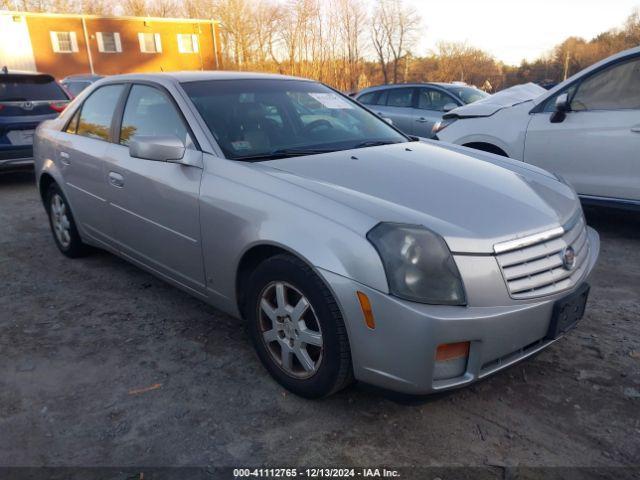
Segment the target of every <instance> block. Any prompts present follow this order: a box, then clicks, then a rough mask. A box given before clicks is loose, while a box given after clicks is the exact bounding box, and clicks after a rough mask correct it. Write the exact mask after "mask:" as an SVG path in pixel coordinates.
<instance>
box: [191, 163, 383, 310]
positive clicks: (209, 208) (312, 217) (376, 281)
mask: <svg viewBox="0 0 640 480" xmlns="http://www.w3.org/2000/svg"><path fill="white" fill-rule="evenodd" d="M245 174H246V175H250V172H249V173H247V172H245ZM260 177H261V180H262V182H263V184H268V183H270V182H274V183H276V182H277V181H276V180H275V179H271V178H269V177H268V176H266V175H261V176H260ZM245 180H247V179H246V178H245ZM249 180H250V179H249ZM263 187H265V188H261V189H260V190H258V189H256V188H252V187H250V186H248V185H246V184H240V183H237V182H235V181H231V180H230V179H229V178H224V177H221V176H218V175H211V174H207V173H205V175H204V176H203V180H202V186H201V194H200V219H201V226H202V247H203V257H204V264H205V270H206V274H207V288H208V292H209V294H210V295H211V298H212V301H213V303H215V304H216V305H218V306H220V307H221V308H223V309H225V310H226V311H229V312H232V313H237V299H236V276H237V273H238V266H239V264H240V261H241V259H242V258H243V256H244V255H245V254H246V252H248V251H249V250H251V249H252V248H254V247H256V246H259V245H270V246H274V247H278V248H281V249H283V250H285V251H288V252H291V253H292V254H293V255H296V256H298V257H300V258H301V259H302V260H304V261H305V262H307V263H308V264H309V265H311V266H312V267H314V268H316V269H323V270H326V271H329V272H332V273H334V274H336V275H340V276H343V277H347V278H350V279H352V280H355V281H357V282H359V283H362V284H365V285H367V286H369V287H371V288H373V289H376V290H379V291H382V292H385V293H387V292H388V286H387V279H386V275H385V272H384V268H383V266H382V262H381V260H380V257H379V255H378V253H377V251H376V250H375V249H374V247H373V246H372V245H371V244H370V243H369V241H368V240H367V239H366V236H365V235H366V231H367V230H368V229H370V228H373V227H374V226H375V224H376V223H377V222H376V221H375V220H366V219H363V218H362V217H360V218H358V219H357V220H354V224H358V225H359V227H358V228H359V230H356V229H355V228H353V227H351V226H347V225H344V224H342V223H340V222H338V221H337V220H336V219H334V218H327V217H326V216H324V215H322V214H320V213H316V212H314V211H310V210H308V209H307V208H305V207H304V206H303V205H301V203H304V201H302V200H301V201H299V202H294V201H291V200H288V199H284V198H281V197H279V196H276V195H273V194H270V193H266V192H267V191H268V192H270V191H272V189H270V188H269V185H263ZM300 190H301V191H302V189H300ZM304 193H306V194H307V195H309V192H307V191H304ZM324 201H326V202H330V200H328V199H324ZM344 208H346V207H343V206H340V205H339V204H336V209H344ZM336 213H337V212H336ZM354 215H359V214H357V213H354ZM336 216H339V215H336ZM367 222H368V224H367ZM363 225H365V226H364V227H363ZM363 231H364V233H362V232H363Z"/></svg>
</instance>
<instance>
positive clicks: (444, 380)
mask: <svg viewBox="0 0 640 480" xmlns="http://www.w3.org/2000/svg"><path fill="white" fill-rule="evenodd" d="M35 151H36V174H37V184H38V188H39V191H40V194H41V197H42V200H43V203H44V206H45V209H46V211H47V213H48V216H49V222H50V226H51V231H52V234H53V239H54V241H55V243H56V245H57V246H58V248H59V249H60V251H61V252H62V253H63V254H65V255H67V256H68V257H72V258H75V257H80V256H82V255H85V254H86V253H88V252H89V251H90V247H98V248H102V249H105V250H108V251H110V252H113V253H114V254H116V255H119V256H121V257H123V258H125V259H126V260H128V261H130V262H132V263H134V264H136V265H138V266H140V267H142V268H144V269H146V270H148V271H149V272H151V273H153V274H154V275H157V276H159V277H160V278H163V279H165V280H166V281H168V282H170V283H172V284H173V285H175V286H177V287H179V288H181V289H183V290H185V291H187V292H189V293H190V294H192V295H194V296H195V297H197V298H200V299H202V300H203V301H206V302H208V303H210V304H211V305H214V306H215V307H217V308H219V309H221V310H222V311H224V312H227V313H228V314H230V315H233V316H236V317H242V318H244V319H245V321H246V322H247V328H248V331H249V333H250V337H251V339H252V341H253V344H254V346H255V348H256V351H257V353H258V356H259V358H260V360H261V361H262V363H263V364H264V365H265V367H266V369H267V370H268V371H269V373H270V374H271V375H272V376H273V377H274V378H275V379H276V380H277V381H278V382H280V383H281V384H282V385H283V386H285V387H286V388H288V389H290V390H291V391H293V392H295V393H297V394H299V395H303V396H307V397H321V396H325V395H328V394H331V393H333V392H335V391H337V390H339V389H340V388H343V387H345V386H346V385H348V384H349V383H350V382H351V381H352V380H353V379H354V378H355V379H357V380H360V381H363V382H367V383H371V384H374V385H378V386H380V387H384V388H389V389H393V390H397V391H401V392H406V393H416V394H422V393H430V392H434V391H440V390H445V389H448V388H453V387H459V386H463V385H467V384H469V383H471V382H473V381H475V380H478V379H481V378H484V377H486V376H487V375H490V374H491V373H493V372H496V371H498V370H500V369H502V368H505V367H506V366H508V365H511V364H513V363H515V362H517V361H520V360H522V359H524V358H526V357H528V356H530V355H532V354H534V353H536V352H538V351H540V350H541V349H543V348H545V347H547V346H549V345H551V344H552V343H553V342H555V341H556V340H557V339H558V338H559V337H560V336H562V335H563V334H564V333H565V332H567V331H568V330H570V329H571V328H573V327H574V326H575V325H576V323H577V322H578V320H579V319H580V318H581V317H582V315H583V313H584V309H585V305H586V300H587V295H588V292H589V284H588V281H589V276H590V274H591V271H592V269H593V267H594V265H595V263H596V259H597V256H598V251H599V239H598V235H597V233H596V232H595V231H594V230H593V229H591V228H589V227H587V225H586V223H585V218H584V216H583V213H582V209H581V206H580V202H579V201H578V198H577V196H576V194H575V192H574V190H573V189H572V188H571V187H570V186H569V185H567V184H566V183H564V182H563V181H562V180H561V179H559V178H558V177H556V176H555V175H553V174H550V173H548V172H546V171H544V170H542V169H539V168H536V167H533V166H530V165H526V164H524V163H521V162H516V161H513V160H509V159H506V158H501V157H497V156H495V155H491V154H485V153H482V152H479V151H473V150H470V149H465V148H462V147H457V146H443V145H441V144H439V142H422V141H417V140H416V139H415V138H411V137H407V136H406V135H404V134H403V133H401V132H400V131H399V130H397V129H396V128H394V127H393V126H391V125H389V124H388V123H387V122H385V121H383V120H381V119H380V118H379V117H378V116H376V115H375V114H374V113H372V112H370V111H368V110H367V109H365V108H364V107H362V106H361V105H360V104H359V103H358V102H356V101H354V100H352V99H350V98H349V97H346V96H344V95H342V94H340V93H338V92H336V91H334V90H332V89H331V88H329V87H327V86H325V85H322V84H320V83H318V82H314V81H311V80H305V79H300V78H294V77H283V76H276V75H265V74H252V73H232V72H191V73H174V74H153V75H152V74H149V75H143V74H139V75H124V76H114V77H109V78H107V79H103V80H100V81H99V82H97V83H95V84H94V85H92V86H90V87H88V88H87V89H86V90H85V91H83V92H82V93H81V94H80V95H79V96H78V97H77V98H76V99H74V100H73V102H72V103H71V104H70V106H69V107H68V108H67V110H65V112H64V113H63V114H62V115H61V116H60V117H59V118H57V119H55V120H52V121H48V122H45V123H44V124H42V125H41V126H40V127H39V128H38V131H37V134H36V142H35Z"/></svg>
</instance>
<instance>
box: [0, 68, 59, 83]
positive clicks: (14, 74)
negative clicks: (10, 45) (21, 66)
mask: <svg viewBox="0 0 640 480" xmlns="http://www.w3.org/2000/svg"><path fill="white" fill-rule="evenodd" d="M37 77H40V78H46V79H47V81H49V82H55V81H56V79H55V78H54V77H53V75H49V74H48V73H40V72H29V71H26V70H8V71H7V72H5V71H4V70H0V80H2V79H3V78H6V79H13V80H16V79H20V78H37Z"/></svg>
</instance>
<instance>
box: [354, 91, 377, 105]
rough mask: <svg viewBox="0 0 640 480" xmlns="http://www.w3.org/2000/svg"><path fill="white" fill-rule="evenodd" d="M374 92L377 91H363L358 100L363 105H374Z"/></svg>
mask: <svg viewBox="0 0 640 480" xmlns="http://www.w3.org/2000/svg"><path fill="white" fill-rule="evenodd" d="M376 93H377V92H369V93H365V94H364V95H362V96H361V97H360V98H358V101H359V102H360V103H362V104H363V105H374V102H375V96H376Z"/></svg>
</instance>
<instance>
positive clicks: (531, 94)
mask: <svg viewBox="0 0 640 480" xmlns="http://www.w3.org/2000/svg"><path fill="white" fill-rule="evenodd" d="M546 92H547V91H546V90H545V89H544V88H542V87H541V86H539V85H536V84H535V83H525V84H523V85H516V86H514V87H510V88H506V89H504V90H501V91H500V92H498V93H494V94H493V95H491V96H490V97H487V98H484V99H482V100H478V101H477V102H474V103H470V104H468V105H463V106H462V107H458V108H455V109H453V110H451V111H450V112H448V113H446V114H445V115H444V117H445V118H468V117H489V116H491V115H493V114H494V113H496V112H497V111H499V110H502V109H503V108H508V107H513V106H514V105H518V104H520V103H523V102H528V101H531V100H534V99H535V98H538V97H539V96H541V95H543V94H545V93H546Z"/></svg>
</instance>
